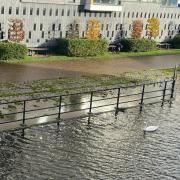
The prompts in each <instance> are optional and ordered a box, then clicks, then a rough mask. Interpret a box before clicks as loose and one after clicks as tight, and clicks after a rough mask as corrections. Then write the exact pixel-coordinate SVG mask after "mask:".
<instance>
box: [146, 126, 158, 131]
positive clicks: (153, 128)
mask: <svg viewBox="0 0 180 180" xmlns="http://www.w3.org/2000/svg"><path fill="white" fill-rule="evenodd" d="M157 129H158V126H148V127H146V128H144V131H145V132H154V131H156V130H157Z"/></svg>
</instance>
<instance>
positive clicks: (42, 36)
mask: <svg viewBox="0 0 180 180" xmlns="http://www.w3.org/2000/svg"><path fill="white" fill-rule="evenodd" d="M41 38H42V39H44V31H42V34H41Z"/></svg>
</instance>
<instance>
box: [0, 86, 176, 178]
mask: <svg viewBox="0 0 180 180" xmlns="http://www.w3.org/2000/svg"><path fill="white" fill-rule="evenodd" d="M179 92H180V89H179ZM75 101H76V102H79V100H75ZM71 102H74V100H73V99H71ZM179 107H180V94H179V93H177V95H176V100H175V101H174V103H173V104H172V107H171V108H170V106H169V105H168V104H167V105H165V106H164V107H163V108H161V107H160V106H159V104H156V105H151V106H146V107H145V108H144V111H143V112H142V114H141V115H140V114H138V110H137V109H129V110H127V112H125V113H119V115H118V116H117V117H115V116H114V114H112V113H105V114H102V115H98V116H97V117H92V119H91V124H90V128H89V127H88V126H87V119H86V118H84V119H73V120H67V121H61V122H60V126H59V129H57V126H56V125H55V124H51V125H44V126H38V127H33V128H30V129H26V130H25V135H24V137H23V136H21V131H16V132H11V133H10V132H9V133H1V135H0V179H3V180H4V179H12V180H16V179H17V180H24V179H27V180H31V179H32V180H34V179H38V180H44V179H48V180H49V179H55V180H59V179H125V180H126V179H137V180H139V179H143V180H144V179H145V180H152V179H163V180H164V179H168V180H169V179H180V154H179V148H180V141H179V139H180V128H179V127H180V121H179V119H180V111H179V109H180V108H179ZM145 124H147V125H158V126H159V129H158V130H157V131H156V132H155V133H149V134H146V137H145V138H144V137H143V128H144V126H145Z"/></svg>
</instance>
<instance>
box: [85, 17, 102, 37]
mask: <svg viewBox="0 0 180 180" xmlns="http://www.w3.org/2000/svg"><path fill="white" fill-rule="evenodd" d="M85 37H86V38H87V39H99V38H100V21H99V20H88V21H87V31H86V35H85Z"/></svg>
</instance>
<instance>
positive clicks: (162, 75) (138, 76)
mask: <svg viewBox="0 0 180 180" xmlns="http://www.w3.org/2000/svg"><path fill="white" fill-rule="evenodd" d="M172 75H173V70H172V69H162V70H150V71H137V72H126V73H123V74H120V75H118V76H113V75H91V76H87V75H82V76H79V77H76V78H71V77H65V78H58V79H51V80H38V81H32V82H26V83H1V84H0V99H1V100H14V99H16V100H17V99H21V98H25V97H39V96H49V95H56V94H68V93H72V92H82V91H88V90H92V89H97V88H100V87H101V88H106V87H113V86H118V85H122V84H137V83H141V82H145V81H147V82H149V81H155V80H164V79H168V78H171V77H172Z"/></svg>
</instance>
